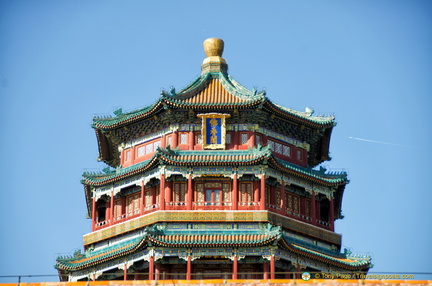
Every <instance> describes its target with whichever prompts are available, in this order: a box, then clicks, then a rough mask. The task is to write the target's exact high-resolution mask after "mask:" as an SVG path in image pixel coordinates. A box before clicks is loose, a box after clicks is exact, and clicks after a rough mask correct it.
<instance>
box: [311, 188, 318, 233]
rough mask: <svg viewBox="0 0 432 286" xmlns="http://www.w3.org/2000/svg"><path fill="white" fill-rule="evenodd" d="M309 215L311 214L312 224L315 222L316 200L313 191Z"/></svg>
mask: <svg viewBox="0 0 432 286" xmlns="http://www.w3.org/2000/svg"><path fill="white" fill-rule="evenodd" d="M311 215H312V224H313V225H316V224H317V216H316V200H315V192H314V191H312V193H311Z"/></svg>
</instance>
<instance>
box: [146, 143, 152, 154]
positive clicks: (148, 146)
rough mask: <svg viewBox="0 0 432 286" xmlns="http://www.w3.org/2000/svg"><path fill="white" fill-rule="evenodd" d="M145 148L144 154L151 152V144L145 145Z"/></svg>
mask: <svg viewBox="0 0 432 286" xmlns="http://www.w3.org/2000/svg"><path fill="white" fill-rule="evenodd" d="M145 147H146V154H149V153H151V152H153V144H147V145H146V146H145Z"/></svg>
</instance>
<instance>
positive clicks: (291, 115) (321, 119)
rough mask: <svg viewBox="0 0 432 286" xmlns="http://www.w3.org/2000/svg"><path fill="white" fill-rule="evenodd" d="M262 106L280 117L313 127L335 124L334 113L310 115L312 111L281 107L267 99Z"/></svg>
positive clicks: (325, 126) (327, 126) (326, 126)
mask: <svg viewBox="0 0 432 286" xmlns="http://www.w3.org/2000/svg"><path fill="white" fill-rule="evenodd" d="M264 108H265V109H267V110H269V111H270V112H274V113H276V114H278V115H280V116H282V117H286V118H288V119H291V120H294V121H296V122H298V123H301V124H305V125H307V126H311V127H314V128H329V127H333V126H335V125H336V122H335V117H334V115H330V116H324V115H323V116H312V112H302V111H297V110H294V109H291V108H287V107H283V106H281V105H279V104H276V103H274V102H272V101H271V100H269V99H267V100H266V102H265V104H264Z"/></svg>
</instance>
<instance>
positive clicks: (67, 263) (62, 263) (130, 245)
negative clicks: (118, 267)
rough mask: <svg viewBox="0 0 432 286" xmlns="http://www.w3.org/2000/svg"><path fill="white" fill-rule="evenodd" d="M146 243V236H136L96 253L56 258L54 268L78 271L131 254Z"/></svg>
mask: <svg viewBox="0 0 432 286" xmlns="http://www.w3.org/2000/svg"><path fill="white" fill-rule="evenodd" d="M145 243H146V236H144V235H142V236H138V237H135V238H133V239H129V240H126V241H124V242H121V243H119V244H114V245H112V246H108V247H106V248H103V249H101V250H98V251H91V250H88V251H86V252H85V253H84V254H81V253H80V252H78V253H75V255H74V256H69V257H62V256H60V257H58V258H57V260H56V265H55V268H57V269H61V270H80V269H84V268H86V267H89V266H92V265H97V264H100V263H102V262H105V261H108V260H112V259H114V258H117V257H121V256H124V255H127V254H129V253H133V252H135V251H137V250H138V249H139V248H141V247H142V246H143V245H144V244H145Z"/></svg>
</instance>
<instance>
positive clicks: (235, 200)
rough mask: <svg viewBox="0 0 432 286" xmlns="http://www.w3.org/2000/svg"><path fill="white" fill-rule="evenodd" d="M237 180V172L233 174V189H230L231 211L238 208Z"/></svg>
mask: <svg viewBox="0 0 432 286" xmlns="http://www.w3.org/2000/svg"><path fill="white" fill-rule="evenodd" d="M237 186H238V180H237V174H234V176H233V190H232V197H231V198H232V206H231V209H232V210H233V211H236V210H238V187H237Z"/></svg>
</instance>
